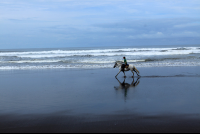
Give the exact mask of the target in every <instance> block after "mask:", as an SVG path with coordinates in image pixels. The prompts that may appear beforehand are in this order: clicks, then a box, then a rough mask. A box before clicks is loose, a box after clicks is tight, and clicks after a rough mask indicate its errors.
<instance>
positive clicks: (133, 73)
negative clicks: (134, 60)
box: [131, 70, 134, 78]
mask: <svg viewBox="0 0 200 134" xmlns="http://www.w3.org/2000/svg"><path fill="white" fill-rule="evenodd" d="M131 72H132V73H133V76H132V77H133V78H134V72H133V70H131Z"/></svg>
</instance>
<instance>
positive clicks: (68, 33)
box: [0, 0, 200, 49]
mask: <svg viewBox="0 0 200 134" xmlns="http://www.w3.org/2000/svg"><path fill="white" fill-rule="evenodd" d="M185 44H187V45H193V44H200V0H0V49H10V48H52V47H54V48H60V47H95V46H134V45H185Z"/></svg>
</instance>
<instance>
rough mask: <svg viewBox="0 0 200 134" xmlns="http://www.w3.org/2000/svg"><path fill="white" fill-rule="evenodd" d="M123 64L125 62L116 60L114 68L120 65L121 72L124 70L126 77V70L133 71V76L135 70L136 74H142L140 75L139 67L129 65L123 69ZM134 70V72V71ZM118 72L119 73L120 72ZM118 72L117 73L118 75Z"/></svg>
mask: <svg viewBox="0 0 200 134" xmlns="http://www.w3.org/2000/svg"><path fill="white" fill-rule="evenodd" d="M122 64H123V62H121V61H116V62H115V65H114V66H113V68H115V67H119V73H120V72H121V71H122V72H123V73H124V77H126V75H125V71H131V72H132V73H133V76H132V77H134V72H136V74H137V76H140V75H139V73H140V72H139V71H138V70H137V68H136V67H135V66H133V65H129V66H128V68H124V70H122V68H121V67H122ZM133 71H134V72H133ZM119 73H118V74H119ZM118 74H117V75H118ZM117 75H116V76H115V77H117Z"/></svg>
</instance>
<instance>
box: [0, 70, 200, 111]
mask: <svg viewBox="0 0 200 134" xmlns="http://www.w3.org/2000/svg"><path fill="white" fill-rule="evenodd" d="M138 69H139V71H140V72H141V77H140V78H138V77H135V78H134V79H133V78H131V77H130V76H131V72H127V73H126V74H127V78H126V79H124V78H123V74H122V73H121V74H119V76H118V79H116V78H115V77H114V76H115V75H116V73H117V72H118V69H93V70H46V71H42V70H40V71H10V72H7V71H6V72H1V73H0V74H1V78H0V79H1V81H0V84H1V90H0V105H1V108H0V113H2V114H3V113H19V114H36V113H53V112H61V111H70V113H71V114H112V113H116V112H120V111H124V112H131V113H139V114H146V115H154V114H155V115H159V114H164V113H165V114H173V113H174V114H175V113H176V114H199V113H200V108H199V105H200V100H199V95H200V90H199V89H200V83H199V81H200V71H199V68H198V67H168V68H167V67H165V68H138ZM118 80H119V81H118ZM124 80H125V82H124V83H126V84H124V85H123V81H124ZM119 82H121V85H120V83H119ZM135 82H136V83H135Z"/></svg>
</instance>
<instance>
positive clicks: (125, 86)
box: [114, 77, 140, 98]
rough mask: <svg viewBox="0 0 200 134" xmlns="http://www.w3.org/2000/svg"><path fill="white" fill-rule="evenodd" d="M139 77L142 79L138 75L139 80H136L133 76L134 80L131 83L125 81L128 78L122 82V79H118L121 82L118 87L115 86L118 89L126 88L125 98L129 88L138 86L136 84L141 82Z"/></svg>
mask: <svg viewBox="0 0 200 134" xmlns="http://www.w3.org/2000/svg"><path fill="white" fill-rule="evenodd" d="M116 79H117V78H116ZM139 79H140V77H138V78H137V80H136V81H134V78H133V81H132V83H131V84H129V83H126V82H125V81H126V78H124V81H123V82H120V81H119V80H118V79H117V81H118V82H119V86H117V87H116V86H115V87H114V88H115V89H116V90H124V96H125V98H126V96H127V92H128V89H129V88H134V87H136V86H137V85H138V84H139V83H140V81H139Z"/></svg>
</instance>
